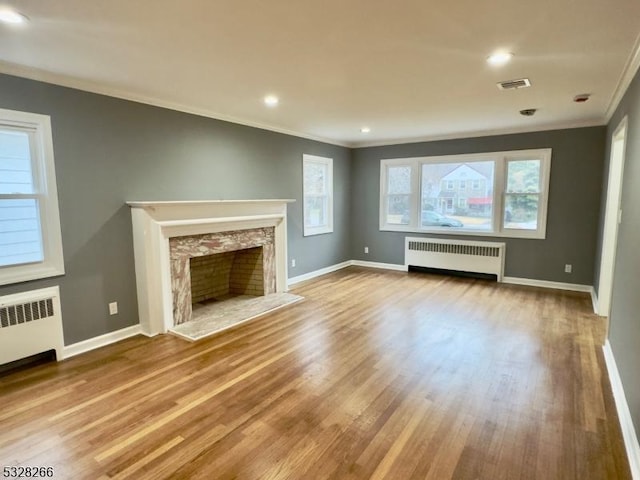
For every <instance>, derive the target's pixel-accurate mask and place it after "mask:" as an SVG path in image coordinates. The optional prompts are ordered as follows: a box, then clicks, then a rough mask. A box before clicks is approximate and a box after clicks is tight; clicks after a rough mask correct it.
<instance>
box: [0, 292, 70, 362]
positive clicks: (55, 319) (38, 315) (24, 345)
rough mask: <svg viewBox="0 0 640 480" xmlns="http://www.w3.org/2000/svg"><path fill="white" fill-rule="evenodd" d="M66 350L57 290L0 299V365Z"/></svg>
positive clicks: (61, 355) (58, 354) (18, 294)
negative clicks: (49, 351) (51, 351)
mask: <svg viewBox="0 0 640 480" xmlns="http://www.w3.org/2000/svg"><path fill="white" fill-rule="evenodd" d="M63 347H64V340H63V337H62V316H61V314H60V290H59V288H58V287H49V288H43V289H39V290H31V291H29V292H23V293H17V294H13V295H5V296H3V297H0V365H2V364H5V363H8V362H13V361H14V360H20V359H22V358H26V357H29V356H31V355H35V354H37V353H42V352H46V351H48V350H55V351H56V359H57V360H58V361H59V360H62V358H63Z"/></svg>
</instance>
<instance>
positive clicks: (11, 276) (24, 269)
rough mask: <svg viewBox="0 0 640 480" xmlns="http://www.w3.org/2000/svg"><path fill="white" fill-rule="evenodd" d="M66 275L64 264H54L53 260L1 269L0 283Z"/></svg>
mask: <svg viewBox="0 0 640 480" xmlns="http://www.w3.org/2000/svg"><path fill="white" fill-rule="evenodd" d="M60 275H64V265H53V264H52V262H50V263H48V264H46V263H44V264H43V263H38V264H33V265H20V266H16V267H4V268H2V269H0V285H10V284H13V283H21V282H28V281H31V280H40V279H42V278H49V277H58V276H60Z"/></svg>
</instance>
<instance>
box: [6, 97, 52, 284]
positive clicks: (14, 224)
mask: <svg viewBox="0 0 640 480" xmlns="http://www.w3.org/2000/svg"><path fill="white" fill-rule="evenodd" d="M63 273H64V262H63V258H62V240H61V234H60V220H59V213H58V197H57V191H56V180H55V170H54V160H53V144H52V139H51V124H50V120H49V117H48V116H45V115H37V114H32V113H24V112H15V111H12V110H2V109H0V285H3V284H9V283H17V282H23V281H26V280H34V279H37V278H44V277H50V276H54V275H60V274H63Z"/></svg>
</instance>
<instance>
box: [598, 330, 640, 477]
mask: <svg viewBox="0 0 640 480" xmlns="http://www.w3.org/2000/svg"><path fill="white" fill-rule="evenodd" d="M602 351H603V353H604V361H605V363H606V365H607V371H608V372H609V382H610V383H611V390H612V391H613V399H614V400H615V402H616V410H617V411H618V418H619V419H620V428H621V429H622V438H623V439H624V446H625V448H626V450H627V457H628V458H629V467H630V468H631V477H632V478H634V479H635V480H640V443H638V435H637V433H636V430H635V428H634V426H633V420H632V419H631V411H630V410H629V404H628V403H627V397H626V396H625V394H624V388H623V386H622V379H621V378H620V373H619V372H618V366H617V365H616V359H615V357H614V356H613V350H612V349H611V344H610V343H609V340H607V341H606V342H605V344H604V346H603V347H602Z"/></svg>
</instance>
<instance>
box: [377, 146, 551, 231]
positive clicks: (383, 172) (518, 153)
mask: <svg viewBox="0 0 640 480" xmlns="http://www.w3.org/2000/svg"><path fill="white" fill-rule="evenodd" d="M551 153H552V151H551V148H540V149H530V150H513V151H506V152H487V153H479V154H462V155H443V156H433V157H413V158H394V159H384V160H381V161H380V212H379V219H380V230H381V231H393V232H411V233H435V234H445V235H463V236H483V237H509V238H536V239H544V238H546V233H547V209H548V204H549V179H550V172H551ZM532 159H536V160H540V202H539V205H538V221H537V225H538V228H537V229H536V230H525V229H513V228H504V227H503V225H504V218H503V217H504V212H503V210H504V209H503V205H504V197H505V192H506V182H507V178H506V172H507V170H506V169H507V164H508V162H510V161H514V160H532ZM473 161H479V162H483V161H484V162H486V161H494V162H495V163H494V165H495V168H494V179H493V186H492V190H493V212H494V213H493V218H492V223H491V230H471V229H466V230H457V229H455V228H450V227H433V226H429V227H422V226H421V222H420V215H421V212H420V210H421V205H420V204H421V199H422V191H421V187H422V181H421V174H422V165H425V164H431V163H439V164H442V163H467V162H473ZM396 166H410V167H411V185H412V195H411V197H410V200H409V206H410V211H409V223H408V224H406V225H400V224H388V223H386V197H387V192H386V190H387V171H388V169H389V168H390V167H396ZM478 182H479V180H478ZM473 186H475V181H474V184H473ZM474 189H475V188H474ZM445 190H446V188H445ZM447 191H448V190H447Z"/></svg>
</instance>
